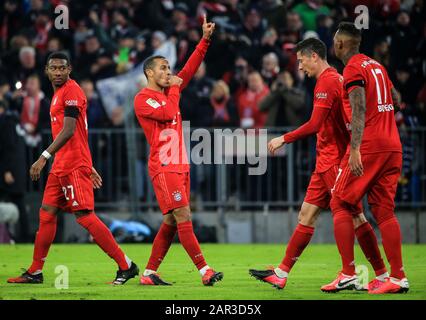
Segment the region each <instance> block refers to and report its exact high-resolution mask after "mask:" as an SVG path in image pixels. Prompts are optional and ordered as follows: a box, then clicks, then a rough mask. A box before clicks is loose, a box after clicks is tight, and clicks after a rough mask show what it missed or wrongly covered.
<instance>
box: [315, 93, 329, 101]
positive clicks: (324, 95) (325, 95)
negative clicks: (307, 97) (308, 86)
mask: <svg viewBox="0 0 426 320" xmlns="http://www.w3.org/2000/svg"><path fill="white" fill-rule="evenodd" d="M315 98H317V99H327V92H318V93H317V94H316V95H315Z"/></svg>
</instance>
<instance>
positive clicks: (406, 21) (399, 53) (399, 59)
mask: <svg viewBox="0 0 426 320" xmlns="http://www.w3.org/2000/svg"><path fill="white" fill-rule="evenodd" d="M415 39H416V33H415V30H414V29H413V27H412V26H411V25H410V15H409V14H408V12H406V11H401V12H400V13H399V14H398V17H397V20H396V25H395V28H394V31H393V33H392V35H391V46H390V55H391V66H392V67H397V66H399V65H401V64H408V65H412V64H413V62H414V61H413V54H414V49H415V45H416V41H415Z"/></svg>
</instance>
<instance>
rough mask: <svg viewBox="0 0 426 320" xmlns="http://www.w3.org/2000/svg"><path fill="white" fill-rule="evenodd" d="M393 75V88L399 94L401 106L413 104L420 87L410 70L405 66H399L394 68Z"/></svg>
mask: <svg viewBox="0 0 426 320" xmlns="http://www.w3.org/2000/svg"><path fill="white" fill-rule="evenodd" d="M395 74H396V80H395V81H394V86H395V88H396V89H397V90H398V91H399V93H400V94H401V103H402V105H406V104H409V105H413V104H415V102H416V99H417V94H418V92H419V90H420V87H419V83H418V81H416V79H415V77H414V75H413V72H412V70H411V68H410V67H409V66H408V65H406V64H404V65H403V64H400V65H399V66H398V67H397V68H396V73H395Z"/></svg>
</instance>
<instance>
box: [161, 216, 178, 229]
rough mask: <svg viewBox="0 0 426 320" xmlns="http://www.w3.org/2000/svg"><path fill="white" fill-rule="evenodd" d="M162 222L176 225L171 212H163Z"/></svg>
mask: <svg viewBox="0 0 426 320" xmlns="http://www.w3.org/2000/svg"><path fill="white" fill-rule="evenodd" d="M163 223H165V224H167V225H169V226H174V227H175V226H176V219H175V217H174V216H173V214H165V215H164V216H163Z"/></svg>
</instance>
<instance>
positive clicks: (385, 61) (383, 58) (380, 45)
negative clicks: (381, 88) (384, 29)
mask: <svg viewBox="0 0 426 320" xmlns="http://www.w3.org/2000/svg"><path fill="white" fill-rule="evenodd" d="M373 59H374V60H376V61H377V62H379V63H381V64H382V65H383V66H384V67H386V69H387V70H389V69H390V52H389V43H388V42H387V41H386V39H382V40H379V41H378V42H376V44H375V46H374V54H373Z"/></svg>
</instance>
